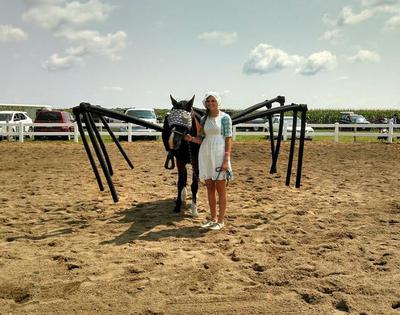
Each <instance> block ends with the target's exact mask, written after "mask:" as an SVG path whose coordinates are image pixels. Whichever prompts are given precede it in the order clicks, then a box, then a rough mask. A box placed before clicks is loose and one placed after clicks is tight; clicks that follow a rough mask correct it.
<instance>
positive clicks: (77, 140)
mask: <svg viewBox="0 0 400 315" xmlns="http://www.w3.org/2000/svg"><path fill="white" fill-rule="evenodd" d="M78 135H79V132H78V123H77V122H76V121H74V142H75V143H78V142H79V139H78Z"/></svg>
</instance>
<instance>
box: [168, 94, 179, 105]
mask: <svg viewBox="0 0 400 315" xmlns="http://www.w3.org/2000/svg"><path fill="white" fill-rule="evenodd" d="M169 97H170V98H171V103H172V106H173V107H175V106H176V105H177V104H178V102H177V101H176V100H175V99H174V98H173V97H172V95H171V94H170V95H169Z"/></svg>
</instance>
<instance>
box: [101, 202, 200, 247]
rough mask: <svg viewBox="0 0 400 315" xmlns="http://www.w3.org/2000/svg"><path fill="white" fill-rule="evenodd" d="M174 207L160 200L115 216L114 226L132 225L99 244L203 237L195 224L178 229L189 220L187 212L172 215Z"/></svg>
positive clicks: (188, 212)
mask: <svg viewBox="0 0 400 315" xmlns="http://www.w3.org/2000/svg"><path fill="white" fill-rule="evenodd" d="M174 205H175V200H173V199H164V200H157V201H152V202H142V203H139V204H137V205H136V206H134V207H132V208H129V209H125V210H123V211H120V212H117V213H116V214H115V217H114V218H119V219H118V220H117V222H116V223H114V224H119V223H122V224H125V223H128V222H130V223H132V225H131V226H130V228H129V229H128V230H126V231H125V232H123V233H122V234H121V235H118V236H117V237H115V239H113V240H109V241H103V242H101V244H110V243H115V244H116V245H122V244H125V243H129V242H130V241H133V240H148V241H157V240H159V239H161V238H166V237H187V238H195V237H201V236H202V235H204V232H205V231H204V230H202V229H200V228H199V226H198V223H197V222H193V223H191V226H190V227H179V222H180V221H182V220H188V219H189V220H190V219H191V218H192V217H191V215H190V211H189V210H185V211H184V212H183V210H182V211H181V213H175V212H173V211H172V209H173V208H174ZM155 227H158V229H157V231H152V230H153V229H154V228H155Z"/></svg>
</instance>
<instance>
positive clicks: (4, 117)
mask: <svg viewBox="0 0 400 315" xmlns="http://www.w3.org/2000/svg"><path fill="white" fill-rule="evenodd" d="M0 120H1V121H10V120H11V114H4V113H0Z"/></svg>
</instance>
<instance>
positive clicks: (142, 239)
mask: <svg viewBox="0 0 400 315" xmlns="http://www.w3.org/2000/svg"><path fill="white" fill-rule="evenodd" d="M123 145H124V147H125V148H126V150H127V152H128V155H129V156H130V158H131V160H132V161H133V163H134V165H135V169H134V170H130V169H129V168H128V166H127V165H126V163H125V161H124V160H123V158H122V156H121V155H120V154H119V153H118V152H117V150H116V149H115V148H114V146H113V145H112V144H108V147H109V151H110V154H111V156H112V161H113V165H114V168H115V175H114V177H113V178H114V183H115V186H116V189H117V192H118V194H119V196H120V201H119V202H118V203H116V204H114V203H113V202H112V198H111V195H110V193H109V191H108V188H106V191H105V192H100V191H99V190H98V186H97V183H96V181H95V178H94V175H93V173H92V170H91V168H90V165H89V162H88V159H87V157H86V154H85V152H84V150H83V147H82V146H81V145H80V144H79V145H77V144H73V143H63V142H53V141H49V142H36V143H35V142H25V143H23V144H21V143H17V142H10V143H7V142H1V143H0V174H1V176H0V187H1V190H0V223H1V225H0V236H1V240H0V270H1V272H0V313H1V314H8V313H13V314H49V313H56V314H71V313H72V314H73V313H83V314H86V313H91V314H94V313H115V314H117V313H123V314H191V315H194V314H347V313H350V314H400V271H399V270H400V195H399V192H400V173H399V168H398V164H399V160H400V144H399V143H394V144H392V145H388V144H384V143H371V144H333V143H332V142H325V143H324V142H306V147H305V160H304V167H303V178H302V187H301V189H296V188H294V181H295V177H293V178H292V183H293V184H292V186H291V187H287V186H285V176H286V164H287V157H288V143H285V144H284V146H283V148H282V154H281V156H280V159H279V161H278V174H275V175H270V174H269V172H268V170H269V167H270V162H271V157H270V149H269V143H259V142H246V143H240V142H236V143H234V150H233V151H234V152H233V163H232V164H233V170H234V173H235V180H234V181H233V182H231V183H230V185H229V190H228V193H229V205H228V212H227V221H226V226H225V228H224V229H223V230H221V231H219V232H214V231H207V230H202V229H200V228H199V225H200V223H201V221H203V220H204V219H205V218H206V216H207V214H208V213H207V209H208V207H207V196H206V189H205V187H201V188H200V191H199V211H200V216H199V217H198V218H196V219H193V218H191V216H190V209H189V206H190V201H189V202H188V203H187V209H186V211H185V213H184V214H181V215H179V214H174V213H172V209H173V205H174V198H175V192H176V187H175V185H176V180H177V175H176V170H174V171H168V170H165V169H164V167H163V165H164V160H165V152H164V149H163V147H162V144H161V143H160V142H143V141H139V142H134V143H131V144H129V143H124V144H123ZM294 171H295V168H294ZM293 175H294V176H295V174H293Z"/></svg>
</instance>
